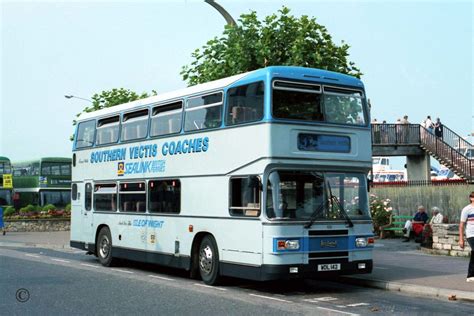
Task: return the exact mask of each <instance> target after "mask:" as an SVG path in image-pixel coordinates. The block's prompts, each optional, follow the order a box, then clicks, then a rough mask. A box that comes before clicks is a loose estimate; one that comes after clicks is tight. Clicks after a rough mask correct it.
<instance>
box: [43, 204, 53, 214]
mask: <svg viewBox="0 0 474 316" xmlns="http://www.w3.org/2000/svg"><path fill="white" fill-rule="evenodd" d="M55 209H56V206H54V205H53V204H47V205H45V206H44V207H43V209H42V211H43V212H48V211H54V210H55Z"/></svg>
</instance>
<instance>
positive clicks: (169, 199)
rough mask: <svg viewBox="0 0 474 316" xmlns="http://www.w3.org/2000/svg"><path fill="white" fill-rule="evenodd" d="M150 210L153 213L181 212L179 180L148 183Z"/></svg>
mask: <svg viewBox="0 0 474 316" xmlns="http://www.w3.org/2000/svg"><path fill="white" fill-rule="evenodd" d="M148 196H149V197H148V209H149V211H150V212H151V213H179V212H180V211H181V182H180V181H179V180H177V179H170V180H159V181H158V180H157V181H150V182H148Z"/></svg>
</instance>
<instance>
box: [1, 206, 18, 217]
mask: <svg viewBox="0 0 474 316" xmlns="http://www.w3.org/2000/svg"><path fill="white" fill-rule="evenodd" d="M15 213H16V210H15V208H14V207H13V206H7V208H5V210H4V211H3V216H4V217H7V216H12V215H13V214H15Z"/></svg>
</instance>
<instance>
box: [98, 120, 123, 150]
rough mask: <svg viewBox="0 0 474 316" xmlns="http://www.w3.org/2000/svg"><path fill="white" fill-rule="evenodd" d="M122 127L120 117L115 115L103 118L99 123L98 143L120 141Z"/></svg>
mask: <svg viewBox="0 0 474 316" xmlns="http://www.w3.org/2000/svg"><path fill="white" fill-rule="evenodd" d="M119 128H120V117H119V116H118V115H117V116H113V117H108V118H105V119H101V120H99V121H98V123H97V135H96V139H95V143H96V144H97V145H105V144H112V143H116V142H118V139H119Z"/></svg>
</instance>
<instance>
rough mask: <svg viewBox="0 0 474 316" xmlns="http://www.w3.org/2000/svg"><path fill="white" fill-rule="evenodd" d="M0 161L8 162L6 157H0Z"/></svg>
mask: <svg viewBox="0 0 474 316" xmlns="http://www.w3.org/2000/svg"><path fill="white" fill-rule="evenodd" d="M0 161H10V159H9V158H8V157H4V156H0Z"/></svg>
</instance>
